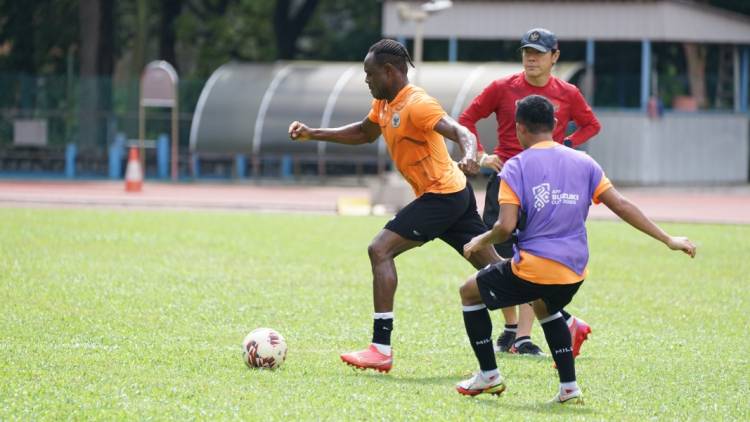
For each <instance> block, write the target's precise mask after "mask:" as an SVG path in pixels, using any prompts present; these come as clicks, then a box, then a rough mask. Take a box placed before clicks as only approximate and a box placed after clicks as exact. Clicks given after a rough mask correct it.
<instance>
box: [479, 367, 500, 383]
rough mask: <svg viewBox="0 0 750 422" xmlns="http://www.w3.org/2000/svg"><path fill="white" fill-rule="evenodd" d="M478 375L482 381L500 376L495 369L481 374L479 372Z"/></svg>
mask: <svg viewBox="0 0 750 422" xmlns="http://www.w3.org/2000/svg"><path fill="white" fill-rule="evenodd" d="M480 375H481V377H482V379H483V380H485V381H489V380H491V379H493V378H497V377H499V376H500V370H499V369H497V368H495V369H491V370H489V371H482V372H480Z"/></svg>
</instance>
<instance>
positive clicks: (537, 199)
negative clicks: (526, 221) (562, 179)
mask: <svg viewBox="0 0 750 422" xmlns="http://www.w3.org/2000/svg"><path fill="white" fill-rule="evenodd" d="M549 190H550V189H549V183H542V184H541V185H536V186H534V187H533V188H531V192H532V193H533V194H534V208H536V210H537V211H539V210H541V209H542V208H544V206H545V205H547V204H548V203H549Z"/></svg>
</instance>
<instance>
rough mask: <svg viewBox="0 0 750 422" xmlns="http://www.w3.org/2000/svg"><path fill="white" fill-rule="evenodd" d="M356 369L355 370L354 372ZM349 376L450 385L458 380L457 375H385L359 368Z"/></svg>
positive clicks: (397, 381) (408, 382) (407, 382)
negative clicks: (361, 370) (362, 370)
mask: <svg viewBox="0 0 750 422" xmlns="http://www.w3.org/2000/svg"><path fill="white" fill-rule="evenodd" d="M355 371H356V372H355ZM349 376H357V377H367V378H370V379H377V380H378V381H379V382H381V381H382V382H388V383H393V384H417V385H425V384H430V385H448V386H451V385H453V384H455V383H456V382H458V381H457V380H459V377H457V376H455V375H453V376H451V375H445V376H435V377H419V376H415V377H411V376H403V375H395V376H394V375H392V374H391V375H387V374H380V373H376V372H373V371H365V372H360V371H359V370H353V372H352V373H351V374H350V375H349Z"/></svg>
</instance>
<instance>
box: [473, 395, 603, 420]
mask: <svg viewBox="0 0 750 422" xmlns="http://www.w3.org/2000/svg"><path fill="white" fill-rule="evenodd" d="M475 403H476V404H477V405H480V406H487V407H491V408H493V409H495V408H497V407H502V408H503V409H508V410H514V411H518V412H533V413H538V414H540V415H546V416H549V415H551V414H555V415H595V414H596V413H597V412H596V410H594V409H592V408H591V407H586V406H587V405H583V406H581V405H567V406H563V405H559V404H555V403H544V402H541V403H526V404H517V403H508V402H507V401H504V400H503V397H502V396H500V397H498V398H497V400H476V401H475Z"/></svg>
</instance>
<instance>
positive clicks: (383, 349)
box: [372, 343, 391, 356]
mask: <svg viewBox="0 0 750 422" xmlns="http://www.w3.org/2000/svg"><path fill="white" fill-rule="evenodd" d="M372 345H373V346H375V348H376V349H378V352H380V353H382V354H384V355H386V356H390V355H391V346H390V345H389V344H378V343H372Z"/></svg>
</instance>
